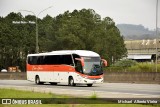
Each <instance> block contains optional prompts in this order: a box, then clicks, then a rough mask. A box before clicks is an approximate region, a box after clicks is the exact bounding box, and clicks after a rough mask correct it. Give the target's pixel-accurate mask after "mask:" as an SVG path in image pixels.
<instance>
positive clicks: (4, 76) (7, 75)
mask: <svg viewBox="0 0 160 107" xmlns="http://www.w3.org/2000/svg"><path fill="white" fill-rule="evenodd" d="M26 79H27V76H26V72H0V80H26Z"/></svg>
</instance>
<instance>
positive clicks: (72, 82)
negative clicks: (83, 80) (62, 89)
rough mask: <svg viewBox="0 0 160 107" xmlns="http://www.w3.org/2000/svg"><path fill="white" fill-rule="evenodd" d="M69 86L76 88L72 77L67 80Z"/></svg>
mask: <svg viewBox="0 0 160 107" xmlns="http://www.w3.org/2000/svg"><path fill="white" fill-rule="evenodd" d="M69 85H70V86H76V84H75V83H74V79H73V77H70V78H69Z"/></svg>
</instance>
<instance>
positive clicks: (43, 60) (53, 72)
mask: <svg viewBox="0 0 160 107" xmlns="http://www.w3.org/2000/svg"><path fill="white" fill-rule="evenodd" d="M104 66H107V61H106V60H105V59H101V57H100V55H99V54H97V53H95V52H93V51H87V50H61V51H52V52H46V53H38V54H28V55H27V67H26V68H27V80H29V81H33V82H35V83H36V84H43V83H46V82H47V83H48V82H49V83H50V84H53V85H57V83H68V85H70V86H76V84H85V85H87V86H88V87H91V86H92V85H93V84H95V83H103V67H104Z"/></svg>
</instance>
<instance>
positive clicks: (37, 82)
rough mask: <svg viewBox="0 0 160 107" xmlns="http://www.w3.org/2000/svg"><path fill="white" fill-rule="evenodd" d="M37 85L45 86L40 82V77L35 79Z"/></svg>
mask: <svg viewBox="0 0 160 107" xmlns="http://www.w3.org/2000/svg"><path fill="white" fill-rule="evenodd" d="M35 83H36V84H37V85H38V84H43V82H40V78H39V76H38V75H37V76H36V77H35Z"/></svg>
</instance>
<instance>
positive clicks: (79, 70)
mask: <svg viewBox="0 0 160 107" xmlns="http://www.w3.org/2000/svg"><path fill="white" fill-rule="evenodd" d="M75 58H80V56H79V55H76V54H73V59H74V63H75V69H76V71H78V72H81V73H83V68H82V65H81V62H80V61H78V60H75Z"/></svg>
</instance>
